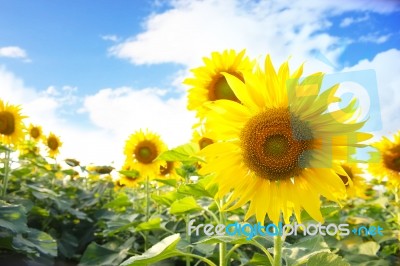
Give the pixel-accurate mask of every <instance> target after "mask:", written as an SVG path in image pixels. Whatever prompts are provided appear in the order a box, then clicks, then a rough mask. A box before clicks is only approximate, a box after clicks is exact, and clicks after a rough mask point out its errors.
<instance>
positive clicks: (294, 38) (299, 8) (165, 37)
mask: <svg viewBox="0 0 400 266" xmlns="http://www.w3.org/2000/svg"><path fill="white" fill-rule="evenodd" d="M245 3H246V4H243V2H241V1H238V0H226V1H215V0H204V1H188V0H176V1H171V6H172V8H171V9H168V10H166V11H163V12H162V13H155V14H153V15H151V16H150V17H148V18H147V20H145V21H144V23H143V25H144V29H143V31H142V32H141V33H139V34H137V35H136V36H132V37H131V38H129V39H126V40H125V41H124V42H122V43H119V44H117V45H114V46H112V47H111V48H110V49H109V53H110V54H111V55H113V56H116V57H119V58H122V59H127V60H129V61H130V62H131V63H133V64H137V65H142V64H161V63H178V64H182V65H184V66H193V65H195V64H198V63H199V62H200V58H202V57H203V56H205V55H208V54H210V52H211V51H213V50H222V49H226V48H235V49H243V48H247V50H248V52H249V54H250V55H253V56H256V57H257V56H260V55H263V54H265V53H266V52H269V53H271V54H272V55H273V56H274V58H277V60H278V61H282V60H284V59H286V58H287V56H288V55H292V54H293V52H294V51H295V53H296V54H295V55H296V58H299V60H300V61H302V60H305V59H309V58H310V55H311V54H312V51H315V50H318V51H320V52H321V53H323V54H324V55H325V56H326V57H328V58H330V60H331V61H335V60H336V59H337V58H338V57H339V55H340V54H341V53H342V51H343V50H344V49H345V47H346V45H347V43H348V42H347V41H346V40H342V39H341V38H340V37H338V36H333V35H331V34H329V33H327V29H329V27H330V26H331V22H330V21H329V18H330V17H332V16H336V15H338V14H342V13H345V12H351V11H357V12H380V13H385V12H391V11H393V10H396V9H398V8H399V5H398V4H396V3H395V2H393V1H384V2H382V1H368V2H367V1H362V0H358V1H357V0H355V1H338V0H327V1H319V2H313V1H295V2H293V1H254V2H253V1H246V2H245ZM347 23H349V22H347ZM293 55H294V54H293Z"/></svg>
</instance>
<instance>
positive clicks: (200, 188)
mask: <svg viewBox="0 0 400 266" xmlns="http://www.w3.org/2000/svg"><path fill="white" fill-rule="evenodd" d="M211 179H212V176H207V177H204V178H202V179H200V180H199V181H198V182H197V183H195V184H186V185H182V186H180V187H179V189H178V192H179V193H182V194H188V195H192V196H196V197H209V198H214V196H215V194H216V193H217V191H218V187H217V185H215V184H214V185H209V184H210V181H211Z"/></svg>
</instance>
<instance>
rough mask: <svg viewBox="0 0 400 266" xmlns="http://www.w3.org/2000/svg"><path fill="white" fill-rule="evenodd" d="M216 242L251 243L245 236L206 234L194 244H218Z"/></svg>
mask: <svg viewBox="0 0 400 266" xmlns="http://www.w3.org/2000/svg"><path fill="white" fill-rule="evenodd" d="M218 243H229V244H251V242H250V241H248V240H246V236H227V235H222V236H217V235H216V236H207V237H205V238H203V239H201V240H200V241H198V242H196V243H194V244H209V245H212V244H218Z"/></svg>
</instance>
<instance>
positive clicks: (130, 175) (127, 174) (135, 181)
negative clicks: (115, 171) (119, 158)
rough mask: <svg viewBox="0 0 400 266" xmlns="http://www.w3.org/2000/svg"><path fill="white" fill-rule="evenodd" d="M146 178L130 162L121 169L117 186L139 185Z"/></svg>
mask: <svg viewBox="0 0 400 266" xmlns="http://www.w3.org/2000/svg"><path fill="white" fill-rule="evenodd" d="M143 180H144V178H143V177H142V176H140V175H139V172H138V171H136V170H134V169H133V168H132V165H130V164H126V163H125V164H124V165H123V166H122V169H121V171H120V177H119V179H117V180H116V181H115V186H116V187H118V188H121V187H131V188H133V187H138V186H139V183H140V182H142V181H143Z"/></svg>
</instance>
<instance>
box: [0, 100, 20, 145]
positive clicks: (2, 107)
mask: <svg viewBox="0 0 400 266" xmlns="http://www.w3.org/2000/svg"><path fill="white" fill-rule="evenodd" d="M20 112H21V108H20V107H19V106H17V105H10V104H8V103H5V102H3V100H1V99H0V142H1V143H3V144H9V145H17V144H18V143H20V142H21V141H22V140H23V138H24V124H23V122H22V120H23V119H24V118H26V116H22V115H21V113H20Z"/></svg>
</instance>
